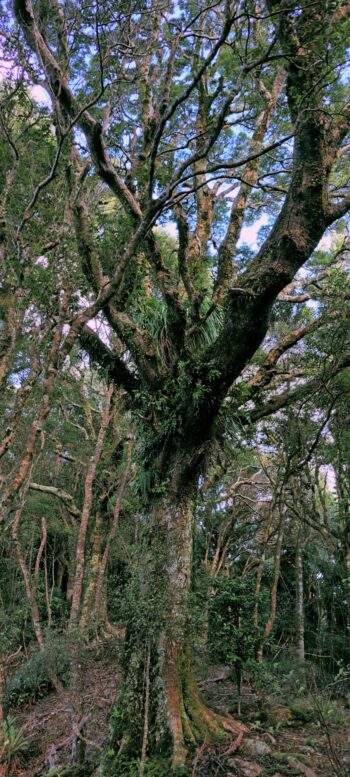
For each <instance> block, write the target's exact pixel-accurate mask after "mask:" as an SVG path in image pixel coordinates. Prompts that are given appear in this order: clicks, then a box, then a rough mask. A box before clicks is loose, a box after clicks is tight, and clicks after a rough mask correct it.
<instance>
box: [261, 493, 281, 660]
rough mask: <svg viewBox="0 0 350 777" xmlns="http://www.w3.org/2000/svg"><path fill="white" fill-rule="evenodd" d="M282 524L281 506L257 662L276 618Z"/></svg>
mask: <svg viewBox="0 0 350 777" xmlns="http://www.w3.org/2000/svg"><path fill="white" fill-rule="evenodd" d="M284 524H285V514H284V510H283V507H282V506H281V507H280V520H279V524H278V532H277V540H276V548H275V574H274V579H273V583H272V588H271V594H270V613H269V617H268V619H267V621H266V623H265V628H264V633H263V636H262V639H261V641H260V645H259V647H258V651H257V660H258V662H259V663H262V660H263V653H264V644H265V642H266V640H267V639H268V637H269V636H270V634H271V631H272V628H273V624H274V622H275V618H276V610H277V588H278V581H279V579H280V570H281V551H282V543H283V534H284Z"/></svg>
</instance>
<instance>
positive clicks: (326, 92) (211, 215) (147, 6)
mask: <svg viewBox="0 0 350 777" xmlns="http://www.w3.org/2000/svg"><path fill="white" fill-rule="evenodd" d="M13 9H14V14H13V17H12V18H10V21H8V20H6V22H5V20H4V30H6V33H5V37H4V52H5V54H6V56H7V58H8V61H9V62H10V63H11V67H12V71H13V74H12V82H13V83H12V93H11V94H10V95H8V96H7V97H6V100H5V101H4V109H3V110H4V111H5V113H6V109H7V108H6V106H8V105H10V106H11V104H13V101H14V99H15V97H16V92H17V91H18V89H19V86H18V83H19V81H20V80H21V85H22V87H21V88H23V83H24V85H26V86H27V87H28V86H31V87H33V85H36V86H37V85H38V84H40V85H41V86H43V87H44V89H45V90H46V91H47V94H48V95H49V98H50V106H51V107H50V108H48V109H47V110H46V113H47V114H48V116H49V117H50V119H51V126H50V128H49V130H48V129H47V118H46V138H47V134H48V135H49V140H46V142H47V144H48V145H49V146H50V144H51V146H52V162H51V164H50V165H49V166H48V168H47V170H46V171H45V174H44V175H42V176H41V177H38V176H37V177H36V178H35V174H34V175H33V177H32V178H31V179H30V181H29V182H28V181H26V182H24V183H23V185H22V187H20V190H19V189H18V179H17V183H16V173H17V174H18V175H19V172H18V171H20V169H21V164H20V161H19V160H18V143H20V140H19V139H18V142H17V141H16V138H14V134H15V132H14V130H13V126H12V125H11V127H10V130H9V129H8V127H7V129H6V126H5V127H4V139H5V144H6V145H7V151H6V154H7V157H6V160H5V162H4V168H5V172H6V170H7V174H6V175H5V177H4V180H5V200H6V201H5V204H4V209H5V216H6V214H7V216H8V219H7V223H8V225H9V227H8V229H6V219H5V221H4V226H3V229H2V233H1V241H2V248H3V252H4V255H5V256H6V257H7V260H8V262H9V266H11V268H12V270H11V284H12V289H11V291H12V292H13V287H14V286H16V283H18V284H20V283H23V278H25V277H26V267H27V272H28V261H29V260H28V256H29V255H31V256H32V255H33V252H34V254H35V252H36V255H45V256H46V255H49V252H50V251H51V250H52V249H53V248H54V249H55V247H57V245H61V252H60V267H61V268H62V267H63V270H62V273H63V275H64V277H65V296H64V298H61V300H60V309H61V313H60V316H61V318H60V319H59V324H57V321H54V325H56V324H57V327H58V326H60V329H59V331H58V329H57V330H56V331H57V332H58V335H57V338H56V341H55V343H54V346H55V347H54V346H52V348H53V350H52V351H51V362H50V364H49V369H48V375H47V381H48V385H49V386H50V379H51V377H52V373H53V372H54V371H55V370H57V369H58V367H59V365H60V363H62V360H63V359H64V358H65V357H66V356H67V354H69V352H70V350H71V349H72V347H76V345H77V343H79V346H80V347H81V348H83V349H84V350H85V351H86V352H88V353H89V354H90V357H91V359H92V361H93V362H94V363H96V364H98V365H100V367H101V368H102V369H103V370H104V372H105V374H107V375H108V376H109V380H110V381H113V382H114V383H115V385H116V386H118V387H120V388H122V389H124V391H125V394H126V396H127V397H128V399H127V406H128V408H129V410H130V411H131V412H132V413H133V414H134V417H135V420H136V423H137V426H138V438H139V440H140V446H139V459H140V469H141V470H142V472H141V474H140V494H141V495H140V498H142V514H141V525H142V530H143V537H142V539H141V541H140V544H139V573H138V575H137V576H136V577H135V580H134V584H133V591H132V599H133V603H134V607H133V610H132V615H131V616H130V623H129V626H128V629H127V637H126V649H125V670H124V689H123V692H122V694H121V699H120V704H119V708H118V709H117V711H116V715H115V718H114V724H113V725H114V733H113V736H112V745H111V750H110V753H112V755H111V756H110V758H111V761H110V764H109V767H108V768H109V773H111V770H112V769H114V773H115V774H118V770H119V773H122V772H121V770H122V768H123V767H122V763H123V759H125V757H127V758H130V757H135V758H138V757H140V756H141V760H142V759H143V760H144V756H145V752H146V749H148V752H149V753H152V752H159V753H162V752H163V753H164V754H165V755H166V756H168V755H169V754H170V756H171V759H172V764H173V768H174V769H176V768H181V767H182V766H183V764H184V762H185V759H186V742H195V741H198V740H199V741H200V740H205V739H208V738H213V737H215V736H218V735H220V733H222V732H223V731H224V730H228V731H235V730H237V726H236V725H235V723H234V722H233V721H232V720H231V719H229V718H224V717H222V716H219V715H217V714H216V713H214V712H213V711H211V710H209V709H208V708H207V707H205V706H204V704H203V703H202V701H201V699H200V696H199V693H198V690H197V687H196V683H195V679H194V673H193V666H192V659H191V652H190V650H189V648H188V645H189V641H190V640H189V638H188V629H189V618H188V615H189V594H190V589H191V566H192V533H193V503H194V500H195V495H196V489H197V486H198V480H199V477H200V475H201V474H202V473H203V472H204V471H205V468H206V466H207V462H208V461H209V460H210V451H211V447H212V443H213V441H214V440H215V439H217V437H218V436H220V434H222V427H223V425H224V424H225V419H226V418H227V416H228V414H230V415H231V417H232V416H234V415H235V414H236V417H237V418H238V419H239V420H240V422H241V423H244V422H245V421H246V418H247V412H248V411H251V410H252V408H253V403H254V402H255V403H256V405H255V410H254V409H253V412H252V414H251V416H252V417H255V418H259V417H261V416H263V415H264V414H268V413H270V412H273V410H274V409H278V407H279V406H280V405H281V404H282V402H286V401H287V398H286V395H285V394H283V395H279V394H278V395H277V397H276V398H275V400H274V402H272V404H271V405H267V406H264V403H263V402H262V401H261V389H262V387H264V386H266V383H268V382H269V380H270V379H271V375H272V374H273V371H274V368H275V366H276V364H277V362H278V359H279V358H280V356H281V355H282V354H283V353H284V352H285V351H286V350H288V348H290V347H292V346H293V344H295V343H296V342H298V340H299V339H300V338H301V337H302V336H303V335H304V334H307V331H311V330H310V329H309V330H308V329H307V326H306V325H305V327H304V328H303V331H302V332H300V330H295V331H293V332H291V333H290V334H289V336H286V337H285V339H284V340H282V341H281V344H280V347H279V348H277V349H276V348H273V349H272V350H271V351H270V353H269V354H268V355H266V359H265V362H264V363H263V365H262V367H261V368H260V370H259V371H258V373H257V376H255V379H254V377H253V378H252V371H250V372H249V369H247V365H253V364H254V354H255V353H256V351H257V349H258V348H259V346H260V345H261V343H262V341H263V340H264V338H265V335H266V333H267V331H268V326H269V319H270V314H271V310H272V307H273V305H274V303H275V301H276V299H277V297H278V295H279V294H280V293H281V292H282V291H283V289H285V287H286V286H288V285H289V284H290V283H291V282H292V281H293V278H294V276H295V275H296V273H297V272H298V270H299V269H300V268H301V267H302V266H303V265H305V263H306V262H307V261H308V259H309V258H310V257H311V256H312V254H313V252H314V250H315V248H316V246H317V245H318V243H319V241H320V240H321V238H322V236H323V235H324V233H325V232H326V230H327V229H329V228H330V227H331V225H332V224H334V223H335V222H336V221H337V220H339V219H341V218H342V217H344V216H346V214H347V212H348V210H349V209H350V194H349V190H348V188H347V186H346V170H347V154H348V150H349V146H348V144H347V134H348V132H349V127H350V105H349V104H348V103H346V100H345V91H346V84H345V82H346V77H347V75H346V70H345V74H344V73H343V74H342V76H340V75H339V74H340V72H341V66H342V63H343V62H344V61H345V59H346V46H345V43H344V41H345V40H346V34H347V31H348V27H349V23H348V12H349V6H348V3H347V2H343V3H342V2H338V1H336V2H328V0H319V1H318V2H316V3H313V2H306V1H304V2H300V3H298V2H295V0H292V1H291V2H279V1H277V0H276V1H275V0H266V1H264V2H261V3H260V4H258V3H255V2H250V0H246V1H242V2H235V3H230V2H226V3H225V2H217V3H213V4H208V5H206V4H205V3H203V4H202V3H199V4H198V3H196V4H193V3H192V2H184V3H183V4H181V6H180V7H179V6H178V5H177V4H176V3H174V4H173V3H171V2H170V0H169V1H168V2H167V3H165V4H164V5H163V4H161V3H158V2H152V1H150V2H146V0H145V1H144V2H143V0H140V2H135V3H133V2H132V3H128V4H127V3H124V2H122V3H120V2H118V3H116V2H106V3H101V4H99V3H98V2H96V3H92V4H91V5H90V4H87V5H85V4H80V3H75V2H66V3H60V2H58V0H54V1H53V2H50V3H46V2H41V0H39V2H32V0H14V4H13ZM14 63H15V64H14ZM11 101H12V103H11ZM11 160H13V162H14V164H15V167H14V170H13V171H12V172H11V174H10V172H9V171H10V168H11ZM22 174H23V171H22ZM16 185H17V190H16ZM11 187H12V188H13V187H15V188H14V191H17V192H18V191H20V195H19V203H20V205H19V206H18V201H16V202H17V205H16V208H15V209H14V215H13V213H12V215H11V217H10V215H9V210H8V209H9V207H10V205H12V207H14V199H13V197H12V200H11ZM55 197H58V199H59V206H58V207H57V209H56V211H55V206H54V198H55ZM62 198H66V199H65V202H64V203H63V204H62ZM113 198H115V203H114V201H113ZM21 203H24V204H23V206H22V205H21ZM63 206H64V207H63ZM257 216H264V220H265V224H268V229H266V227H265V236H260V239H259V241H258V242H259V248H258V249H257V251H256V253H255V254H254V253H253V252H252V251H251V250H250V251H248V250H246V249H244V247H243V248H242V246H241V244H240V242H239V241H240V237H241V232H242V227H243V225H244V224H245V223H246V224H247V223H249V222H250V223H251V222H252V221H254V220H255V218H256V217H257ZM48 218H49V219H50V220H51V222H52V223H51V225H50V228H51V230H52V233H53V236H52V241H51V242H46V243H45V242H44V240H43V236H44V234H45V238H46V241H47V239H48V235H47V230H46V232H45V230H44V228H43V224H44V223H45V220H46V221H47V219H48ZM36 223H37V224H38V228H37V232H35V231H33V230H34V227H33V224H36ZM169 224H171V226H172V228H173V229H174V228H175V226H176V239H170V238H169V237H168V236H167V234H166V231H164V227H167V225H168V227H167V228H168V230H169ZM159 227H162V229H159ZM73 231H74V233H75V242H73V239H72V235H73ZM34 237H35V246H34V247H33V240H34ZM31 252H32V253H31ZM11 262H12V264H11ZM26 263H27V264H26ZM64 265H65V266H66V269H67V268H69V271H68V273H67V272H66V274H64ZM63 275H62V274H61V277H63ZM67 275H68V277H67ZM43 283H45V274H44V273H43ZM92 321H93V322H94V323H93V324H92V323H91V322H92ZM328 321H329V316H328V318H327V314H326V315H325V320H324V321H323V323H325V325H327V324H328ZM67 322H68V325H69V328H68V327H67ZM89 322H90V323H89ZM96 322H98V323H99V327H100V330H101V326H102V330H101V331H102V336H99V334H98V328H97V323H96ZM64 323H66V328H65V327H64ZM67 330H68V331H67ZM6 342H7V341H6ZM267 345H268V343H267ZM9 347H10V346H9ZM6 348H7V344H6V343H5V353H6ZM348 363H349V357H348V355H347V354H346V353H345V355H342V357H341V358H339V359H338V360H337V361H336V362H332V363H330V364H329V365H328V366H327V367H326V368H323V380H324V381H326V380H327V379H328V378H331V377H332V375H333V374H334V372H336V371H337V370H338V369H340V368H342V367H344V366H346V365H347V364H348ZM242 376H243V378H242ZM240 378H241V380H240V381H238V384H237V380H238V379H240ZM303 388H304V389H305V387H303ZM307 389H308V387H307V386H306V390H307ZM294 390H295V391H299V393H300V387H298V386H297V387H296V388H295V389H294ZM45 396H46V395H45ZM249 402H250V404H249ZM246 403H248V405H247V408H248V411H247V410H243V411H241V410H240V408H241V407H242V406H244V404H246ZM48 406H49V399H47V401H46V404H45V406H44V409H43V414H42V417H40V419H39V420H40V423H39V424H38V426H37V427H35V428H34V431H33V435H34V438H33V445H34V439H35V435H37V434H38V433H40V432H41V429H42V424H43V423H44V421H45V417H46V415H45V414H46V412H47V411H48ZM254 413H255V416H254ZM32 447H33V446H32ZM31 450H32V449H31ZM17 486H18V481H15V486H14V487H13V488H12V493H13V492H14V491H15V490H16V488H17ZM18 488H19V486H18ZM18 488H17V490H18ZM140 602H142V606H141V607H140Z"/></svg>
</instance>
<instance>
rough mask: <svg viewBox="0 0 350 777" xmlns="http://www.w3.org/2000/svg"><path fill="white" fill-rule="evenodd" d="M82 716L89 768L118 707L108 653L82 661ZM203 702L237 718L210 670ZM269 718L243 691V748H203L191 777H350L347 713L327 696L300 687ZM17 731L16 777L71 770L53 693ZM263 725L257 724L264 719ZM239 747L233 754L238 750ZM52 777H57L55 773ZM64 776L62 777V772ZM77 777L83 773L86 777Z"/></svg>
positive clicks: (274, 695) (226, 684)
mask: <svg viewBox="0 0 350 777" xmlns="http://www.w3.org/2000/svg"><path fill="white" fill-rule="evenodd" d="M81 682H82V686H81V688H80V693H81V698H82V712H83V715H84V720H85V726H84V735H83V736H84V740H85V741H83V744H84V745H85V747H86V757H87V767H86V775H90V774H93V773H94V771H93V769H91V767H89V766H88V764H89V763H90V764H91V763H93V762H95V763H96V762H98V760H99V755H100V753H101V752H102V750H103V748H104V745H105V742H106V739H107V737H108V717H109V714H110V712H111V709H112V708H113V705H114V703H115V700H116V697H117V694H118V686H119V682H120V671H119V668H118V665H117V664H116V661H115V654H114V660H113V650H112V645H110V646H109V649H108V651H107V652H106V651H105V650H101V653H100V655H99V656H98V657H97V658H96V657H95V656H94V658H92V657H90V659H86V660H85V663H84V666H83V671H82V680H81ZM200 686H201V690H202V693H203V696H204V697H205V698H206V700H207V701H208V702H209V703H210V704H212V705H213V706H215V707H216V708H217V709H220V710H222V711H224V712H229V713H231V714H232V715H235V709H236V705H237V693H236V688H235V685H234V683H233V682H232V681H231V680H230V679H229V678H227V672H225V671H224V670H223V669H222V668H220V667H217V668H215V669H213V668H211V670H210V672H209V673H208V676H207V677H204V678H203V677H202V678H201V679H200ZM267 702H268V707H269V713H268V718H267V719H265V720H260V719H259V711H258V710H259V705H258V700H257V697H256V695H255V694H254V692H252V690H251V688H250V687H249V686H248V685H244V686H243V691H242V715H241V719H242V720H243V721H244V723H245V724H246V725H247V727H248V733H246V734H245V736H244V738H243V739H242V741H241V742H240V743H239V745H238V742H236V743H235V742H229V741H228V742H226V744H225V746H221V747H220V748H219V747H217V748H214V747H213V748H204V747H202V748H200V749H198V751H197V752H196V753H195V754H194V756H193V759H192V762H191V765H190V767H189V775H190V776H191V777H224V776H225V777H260V775H261V777H285V776H286V775H291V777H293V776H294V777H348V775H350V709H349V705H348V706H345V704H343V703H341V701H340V700H337V699H334V698H331V696H330V694H329V692H328V691H323V692H322V693H320V692H319V691H315V692H312V693H310V690H308V691H307V692H305V690H304V689H302V692H300V683H299V684H298V683H295V684H294V687H293V680H291V679H290V678H289V679H288V686H287V685H285V686H284V687H283V686H282V687H280V688H279V689H277V691H276V689H274V690H273V691H272V692H271V693H269V695H268V696H267ZM11 713H12V714H13V715H14V716H15V718H16V728H17V729H18V728H20V729H21V730H22V732H23V735H24V736H25V739H26V741H27V750H26V752H25V753H24V754H23V755H22V756H17V758H16V759H15V761H14V764H13V768H12V771H11V775H12V776H13V777H39V776H41V775H46V774H47V773H48V771H49V768H50V766H53V765H55V766H58V765H64V764H69V761H70V750H71V743H72V737H71V721H70V716H69V713H68V712H67V709H66V706H65V704H64V701H63V700H62V698H60V696H59V695H58V694H57V693H56V692H55V691H51V692H50V693H48V694H47V695H45V696H43V697H42V698H39V699H37V700H36V701H34V702H33V703H32V704H31V705H29V704H27V705H26V706H24V707H22V708H20V709H13V710H11ZM261 717H262V716H261ZM237 745H238V746H237ZM55 773H56V774H60V769H58V771H57V772H55ZM62 774H64V772H62ZM82 774H84V777H85V772H84V771H83V772H82Z"/></svg>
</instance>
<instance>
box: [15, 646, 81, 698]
mask: <svg viewBox="0 0 350 777" xmlns="http://www.w3.org/2000/svg"><path fill="white" fill-rule="evenodd" d="M68 669H69V656H68V653H67V651H66V648H65V647H64V645H63V644H62V642H60V641H59V640H57V641H56V642H54V641H52V642H51V643H50V644H49V646H48V648H47V649H46V650H45V652H36V653H33V655H32V656H31V657H30V658H29V659H28V661H26V662H25V663H24V664H23V666H22V667H21V668H20V669H18V670H17V671H16V672H15V674H14V675H13V676H12V677H11V679H10V681H9V682H8V683H7V685H6V688H5V707H6V708H7V709H8V708H9V707H22V706H25V705H27V704H29V703H33V702H34V701H35V700H36V699H38V698H40V697H41V696H45V695H46V694H47V693H48V692H49V691H50V690H52V687H53V686H52V681H51V679H50V673H51V672H54V673H55V674H56V675H57V676H58V677H59V678H60V679H61V680H67V678H68Z"/></svg>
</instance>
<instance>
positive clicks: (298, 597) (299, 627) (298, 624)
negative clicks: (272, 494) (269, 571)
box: [295, 525, 305, 664]
mask: <svg viewBox="0 0 350 777" xmlns="http://www.w3.org/2000/svg"><path fill="white" fill-rule="evenodd" d="M295 631H296V658H297V661H298V663H299V664H304V662H305V642H304V631H305V623H304V574H303V540H302V526H301V525H300V526H299V527H298V533H297V541H296V546H295Z"/></svg>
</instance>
